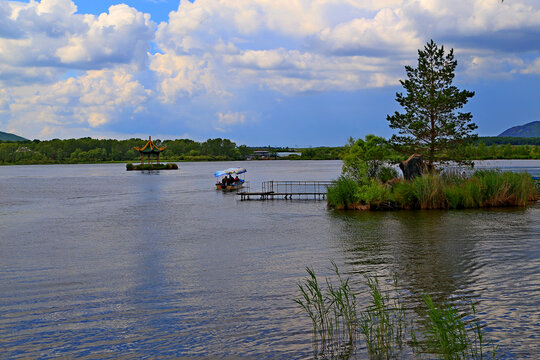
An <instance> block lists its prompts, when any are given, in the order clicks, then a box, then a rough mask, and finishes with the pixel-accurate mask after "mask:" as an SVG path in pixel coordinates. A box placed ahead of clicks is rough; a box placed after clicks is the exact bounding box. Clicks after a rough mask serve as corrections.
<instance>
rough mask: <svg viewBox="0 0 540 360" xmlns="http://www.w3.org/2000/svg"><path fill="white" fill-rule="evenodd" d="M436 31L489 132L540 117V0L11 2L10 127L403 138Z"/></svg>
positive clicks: (4, 102) (66, 134)
mask: <svg viewBox="0 0 540 360" xmlns="http://www.w3.org/2000/svg"><path fill="white" fill-rule="evenodd" d="M430 39H433V40H434V41H435V42H436V43H437V44H439V45H444V47H445V49H450V48H453V49H454V54H455V57H456V59H457V61H458V67H457V69H456V77H455V80H454V84H455V85H456V86H458V87H459V88H460V89H466V90H471V91H475V93H476V95H475V96H474V97H473V98H472V99H471V100H470V101H469V103H468V104H467V105H466V106H465V108H464V109H463V110H462V111H470V112H472V114H473V121H474V122H475V123H476V124H477V125H478V130H477V131H478V134H479V135H480V136H496V135H498V134H499V133H501V132H503V131H504V130H506V129H507V128H509V127H512V126H516V125H521V124H525V123H528V122H531V121H536V120H540V1H538V0H505V1H504V2H501V1H500V0H195V1H187V0H182V1H178V0H174V1H173V0H126V1H124V2H121V0H120V1H115V0H75V1H73V0H41V1H38V0H32V1H6V0H0V131H5V132H11V133H15V134H17V135H20V136H23V137H26V138H28V139H42V140H46V139H53V138H60V139H66V138H80V137H87V136H90V137H93V138H116V139H126V138H132V137H141V138H146V137H147V136H148V135H152V136H153V137H154V138H160V139H178V138H189V139H193V140H196V141H205V140H206V139H210V138H218V137H220V138H227V139H231V140H232V141H235V142H236V143H237V144H238V145H241V144H245V145H248V146H267V145H271V146H291V147H308V146H340V145H344V144H345V143H346V142H347V140H348V139H349V137H351V136H352V137H354V138H359V137H364V136H365V135H367V134H376V135H379V136H383V137H390V136H391V135H392V133H393V130H392V129H390V128H389V126H388V122H387V120H386V115H387V114H393V113H394V112H395V111H402V109H401V108H400V107H399V104H397V102H396V101H395V96H396V92H402V91H403V88H402V87H401V86H400V84H399V80H400V79H404V78H405V76H406V75H405V69H404V66H405V65H411V66H416V64H417V58H418V49H422V48H423V47H424V45H425V44H426V43H427V42H428V41H429V40H430Z"/></svg>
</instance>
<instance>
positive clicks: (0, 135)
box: [0, 131, 28, 141]
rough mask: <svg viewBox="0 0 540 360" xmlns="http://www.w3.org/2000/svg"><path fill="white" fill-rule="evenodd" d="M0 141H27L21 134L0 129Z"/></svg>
mask: <svg viewBox="0 0 540 360" xmlns="http://www.w3.org/2000/svg"><path fill="white" fill-rule="evenodd" d="M0 141H28V139H25V138H23V137H22V136H19V135H15V134H10V133H6V132H3V131H0Z"/></svg>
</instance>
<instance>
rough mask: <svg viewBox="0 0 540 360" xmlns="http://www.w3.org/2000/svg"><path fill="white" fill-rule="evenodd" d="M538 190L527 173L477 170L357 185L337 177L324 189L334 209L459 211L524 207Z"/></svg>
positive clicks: (533, 198)
mask: <svg viewBox="0 0 540 360" xmlns="http://www.w3.org/2000/svg"><path fill="white" fill-rule="evenodd" d="M538 198H539V190H538V187H537V184H535V180H534V179H533V178H532V177H531V175H529V174H528V173H527V172H523V173H514V172H501V171H497V170H479V171H476V172H474V173H473V174H472V175H470V176H463V175H461V174H457V173H455V174H436V173H429V174H424V175H422V176H421V177H417V178H415V179H414V180H413V181H410V182H408V181H404V180H400V181H396V182H393V183H391V184H389V183H386V184H383V183H381V182H380V181H378V180H375V179H371V180H368V181H365V182H364V183H358V182H356V181H354V180H352V179H350V178H347V177H341V178H340V179H338V180H337V181H336V182H335V183H334V184H333V185H332V186H330V187H329V188H328V195H327V201H328V205H329V206H331V207H334V208H337V209H356V210H368V209H372V210H376V209H460V208H479V207H495V206H525V205H526V204H527V203H528V202H530V201H535V200H538Z"/></svg>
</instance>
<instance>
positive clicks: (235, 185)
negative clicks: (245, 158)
mask: <svg viewBox="0 0 540 360" xmlns="http://www.w3.org/2000/svg"><path fill="white" fill-rule="evenodd" d="M246 172H247V170H246V169H245V168H242V167H236V168H228V169H225V170H220V171H216V172H215V173H214V176H215V177H217V178H218V179H217V181H216V190H222V191H235V190H237V189H240V188H241V187H242V186H244V183H245V180H244V179H240V178H238V175H241V174H244V173H246ZM235 175H236V178H238V180H236V181H232V182H230V181H227V179H228V178H229V177H233V176H235Z"/></svg>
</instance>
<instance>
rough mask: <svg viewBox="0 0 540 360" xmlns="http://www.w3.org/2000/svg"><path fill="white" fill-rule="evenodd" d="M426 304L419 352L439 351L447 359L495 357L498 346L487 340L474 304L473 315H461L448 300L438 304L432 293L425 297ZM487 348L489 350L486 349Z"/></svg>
mask: <svg viewBox="0 0 540 360" xmlns="http://www.w3.org/2000/svg"><path fill="white" fill-rule="evenodd" d="M424 304H425V306H426V309H427V310H426V319H425V320H424V321H423V325H422V326H421V328H420V332H421V337H422V338H423V342H422V343H421V344H422V345H421V346H419V347H418V348H417V352H418V353H428V354H432V355H433V354H436V355H437V356H438V357H442V358H443V359H445V360H458V359H473V360H477V359H478V360H481V359H489V358H491V359H495V358H496V351H497V349H496V348H495V347H493V346H492V345H491V344H486V343H485V341H484V334H483V331H482V325H481V324H480V321H479V320H478V318H477V317H476V309H475V307H474V304H472V303H471V309H472V315H465V314H463V315H461V314H459V312H458V310H457V309H456V308H455V307H454V306H452V305H450V304H448V303H443V304H441V305H439V306H437V305H436V304H435V303H434V302H433V300H432V299H431V297H430V296H429V295H425V296H424ZM467 317H468V318H469V320H468V321H466V318H467ZM487 347H490V351H489V352H486V351H485V350H486V348H487Z"/></svg>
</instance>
